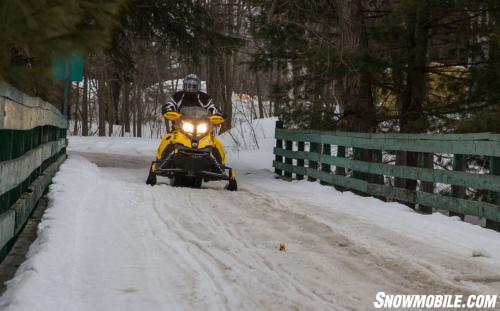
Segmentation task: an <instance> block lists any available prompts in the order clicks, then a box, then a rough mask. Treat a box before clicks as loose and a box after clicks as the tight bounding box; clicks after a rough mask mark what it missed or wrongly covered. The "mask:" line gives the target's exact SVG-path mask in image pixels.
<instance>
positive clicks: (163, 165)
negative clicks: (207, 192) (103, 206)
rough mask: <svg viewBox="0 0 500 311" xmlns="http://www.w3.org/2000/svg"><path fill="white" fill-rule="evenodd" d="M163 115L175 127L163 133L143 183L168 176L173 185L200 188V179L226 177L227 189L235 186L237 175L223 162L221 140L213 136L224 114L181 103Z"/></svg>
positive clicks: (223, 178)
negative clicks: (181, 106) (178, 108)
mask: <svg viewBox="0 0 500 311" xmlns="http://www.w3.org/2000/svg"><path fill="white" fill-rule="evenodd" d="M164 117H165V118H166V119H167V120H169V121H172V122H174V130H173V131H172V132H171V133H167V134H165V135H164V136H163V137H162V140H161V143H160V146H159V147H158V150H157V152H156V161H153V162H152V163H151V168H150V170H149V176H148V179H147V180H146V184H148V185H155V184H156V179H157V178H156V177H157V176H164V177H168V178H170V184H171V185H172V186H174V187H179V186H181V187H193V188H199V187H201V184H202V182H203V181H205V182H206V181H210V180H227V181H228V184H227V185H226V189H227V190H230V191H235V190H237V188H238V186H237V183H236V175H235V173H234V171H233V169H231V168H229V167H227V166H226V155H225V153H224V149H223V148H222V143H221V142H220V140H219V139H217V137H215V136H214V129H215V127H216V126H219V125H221V124H222V123H224V118H223V117H221V116H218V115H212V116H209V115H208V113H207V111H206V109H204V108H202V107H184V108H182V109H181V110H180V112H166V113H165V114H164Z"/></svg>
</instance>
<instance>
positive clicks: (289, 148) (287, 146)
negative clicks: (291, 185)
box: [284, 140, 293, 178]
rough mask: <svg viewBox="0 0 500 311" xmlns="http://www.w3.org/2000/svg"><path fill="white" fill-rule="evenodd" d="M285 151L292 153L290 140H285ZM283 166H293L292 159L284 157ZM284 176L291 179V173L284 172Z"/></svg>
mask: <svg viewBox="0 0 500 311" xmlns="http://www.w3.org/2000/svg"><path fill="white" fill-rule="evenodd" d="M285 149H286V150H290V151H292V150H293V141H291V140H285ZM285 164H289V165H293V159H292V158H286V157H285ZM284 176H285V177H288V178H292V172H290V171H285V174H284Z"/></svg>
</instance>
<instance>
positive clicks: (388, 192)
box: [273, 163, 500, 221]
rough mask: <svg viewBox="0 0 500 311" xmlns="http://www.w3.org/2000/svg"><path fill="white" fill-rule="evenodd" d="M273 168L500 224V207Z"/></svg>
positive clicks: (285, 167) (295, 169)
mask: <svg viewBox="0 0 500 311" xmlns="http://www.w3.org/2000/svg"><path fill="white" fill-rule="evenodd" d="M273 165H276V166H275V167H279V168H280V169H281V170H284V171H290V172H294V173H299V174H303V175H308V174H312V175H313V177H315V178H317V179H319V180H322V181H325V182H328V183H330V184H332V185H336V186H341V187H344V188H350V189H353V190H357V191H361V192H365V193H368V194H371V195H373V196H380V197H385V198H388V199H391V200H398V201H404V202H408V203H413V204H417V203H418V204H422V205H425V206H429V207H433V208H437V209H443V210H449V211H453V212H455V213H462V214H466V215H473V216H478V217H482V218H486V219H489V220H492V221H500V206H499V205H495V204H491V203H487V202H480V201H472V200H465V199H459V198H453V197H447V196H442V195H439V194H432V193H427V192H422V191H416V192H412V191H410V190H407V189H403V188H396V187H390V186H386V185H378V184H371V183H367V182H365V181H363V180H359V179H353V178H348V177H344V176H338V175H332V174H326V173H324V172H321V171H317V170H310V169H308V168H304V167H296V166H292V165H288V164H285V163H273Z"/></svg>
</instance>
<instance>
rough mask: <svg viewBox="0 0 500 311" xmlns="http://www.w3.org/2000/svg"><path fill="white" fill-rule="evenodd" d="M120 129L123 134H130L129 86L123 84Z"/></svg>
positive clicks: (126, 83)
mask: <svg viewBox="0 0 500 311" xmlns="http://www.w3.org/2000/svg"><path fill="white" fill-rule="evenodd" d="M122 114H123V115H122V123H123V125H122V127H123V128H124V131H125V133H130V84H129V83H128V82H125V84H124V87H123V108H122Z"/></svg>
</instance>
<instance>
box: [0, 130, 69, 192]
mask: <svg viewBox="0 0 500 311" xmlns="http://www.w3.org/2000/svg"><path fill="white" fill-rule="evenodd" d="M64 147H66V138H62V139H60V140H57V141H52V142H49V143H46V144H43V145H40V146H38V147H36V148H34V149H32V150H30V151H28V152H27V153H25V154H24V155H23V156H21V157H18V158H16V159H13V160H10V161H4V162H0V176H2V178H1V179H0V195H1V194H4V193H5V192H7V191H9V190H10V189H13V188H14V187H16V186H17V185H19V184H20V183H21V182H23V181H24V180H25V179H26V178H28V176H29V175H30V174H31V173H32V172H33V171H34V170H35V169H36V168H38V167H39V166H40V165H41V164H42V163H43V161H45V160H46V159H48V158H50V157H51V156H53V155H55V154H56V153H58V152H59V151H60V150H61V149H62V148H64Z"/></svg>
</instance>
